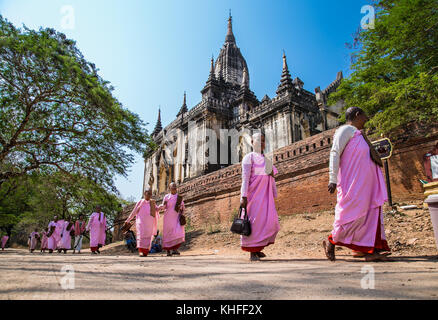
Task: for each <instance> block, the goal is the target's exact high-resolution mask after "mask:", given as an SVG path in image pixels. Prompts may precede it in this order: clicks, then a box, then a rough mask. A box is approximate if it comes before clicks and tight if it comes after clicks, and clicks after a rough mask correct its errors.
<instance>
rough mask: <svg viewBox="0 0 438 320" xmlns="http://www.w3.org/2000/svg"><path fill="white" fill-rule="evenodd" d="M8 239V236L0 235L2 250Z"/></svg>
mask: <svg viewBox="0 0 438 320" xmlns="http://www.w3.org/2000/svg"><path fill="white" fill-rule="evenodd" d="M8 239H9V237H8V236H3V237H2V250H5V246H6V242H7V241H8Z"/></svg>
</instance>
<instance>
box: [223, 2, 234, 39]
mask: <svg viewBox="0 0 438 320" xmlns="http://www.w3.org/2000/svg"><path fill="white" fill-rule="evenodd" d="M227 42H233V43H235V42H236V38H234V34H233V17H232V16H231V9H230V16H229V18H228V31H227V36H226V37H225V43H227Z"/></svg>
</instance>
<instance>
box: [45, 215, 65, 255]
mask: <svg viewBox="0 0 438 320" xmlns="http://www.w3.org/2000/svg"><path fill="white" fill-rule="evenodd" d="M52 227H55V229H54V231H53V233H52V234H51V235H50V237H49V239H48V248H49V253H52V252H53V250H56V249H57V248H58V243H59V240H61V232H62V222H61V221H58V217H57V216H55V218H54V219H53V221H50V223H49V226H48V229H49V233H50V231H51V229H52Z"/></svg>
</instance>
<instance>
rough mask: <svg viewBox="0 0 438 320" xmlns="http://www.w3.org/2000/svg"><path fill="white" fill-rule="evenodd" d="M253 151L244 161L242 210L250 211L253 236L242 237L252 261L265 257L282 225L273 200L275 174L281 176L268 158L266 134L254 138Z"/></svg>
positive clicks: (275, 191)
mask: <svg viewBox="0 0 438 320" xmlns="http://www.w3.org/2000/svg"><path fill="white" fill-rule="evenodd" d="M251 143H252V146H253V150H254V151H253V152H251V153H249V154H247V155H246V156H245V157H244V158H243V160H242V187H241V202H240V204H241V207H242V208H246V209H247V210H248V212H247V214H248V218H249V221H250V223H251V234H250V235H249V236H248V237H247V236H241V246H242V250H243V251H247V252H250V260H251V261H257V260H260V258H264V257H266V255H265V254H264V253H263V252H262V250H263V249H264V248H265V247H266V246H269V245H271V244H273V243H274V242H275V238H276V236H277V233H278V231H280V224H279V222H278V214H277V210H276V209H275V202H274V198H276V197H277V188H276V185H275V179H274V175H276V174H277V173H278V171H277V169H276V168H275V166H274V165H273V164H272V162H271V161H270V160H269V159H267V158H266V157H265V155H264V154H263V151H264V150H265V135H264V134H261V133H256V134H254V135H253V136H252V141H251Z"/></svg>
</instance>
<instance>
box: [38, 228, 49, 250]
mask: <svg viewBox="0 0 438 320" xmlns="http://www.w3.org/2000/svg"><path fill="white" fill-rule="evenodd" d="M47 233H48V229H47V228H46V229H44V230H43V232H41V248H40V249H41V250H40V251H41V252H46V250H47V248H48V240H49V239H48V238H47Z"/></svg>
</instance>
